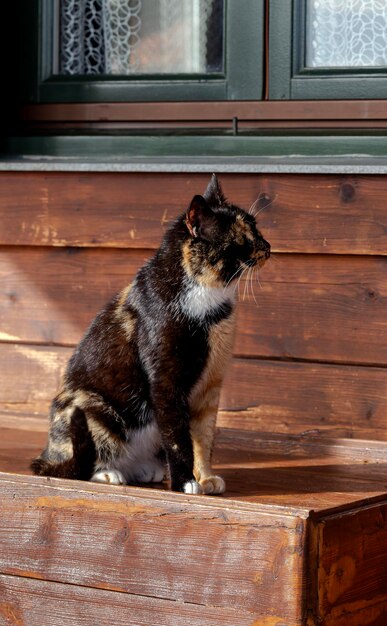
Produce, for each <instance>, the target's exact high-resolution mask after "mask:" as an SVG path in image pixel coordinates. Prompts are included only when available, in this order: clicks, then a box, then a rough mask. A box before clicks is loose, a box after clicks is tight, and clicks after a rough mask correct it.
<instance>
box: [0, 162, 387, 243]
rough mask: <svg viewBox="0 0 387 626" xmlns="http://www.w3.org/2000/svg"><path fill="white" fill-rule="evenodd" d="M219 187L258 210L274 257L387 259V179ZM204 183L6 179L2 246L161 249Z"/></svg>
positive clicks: (94, 177)
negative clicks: (171, 225)
mask: <svg viewBox="0 0 387 626" xmlns="http://www.w3.org/2000/svg"><path fill="white" fill-rule="evenodd" d="M220 178H221V181H222V184H223V187H224V191H225V193H226V194H227V195H228V196H229V197H230V199H231V200H232V201H233V202H235V203H237V204H239V205H240V206H242V207H245V208H249V207H250V206H251V205H252V204H253V203H254V202H256V201H257V200H258V201H257V204H256V207H257V210H260V209H263V210H262V212H261V213H260V214H259V217H258V222H259V225H260V227H261V229H262V231H263V233H264V235H265V237H266V238H267V239H268V240H269V241H270V243H271V244H272V249H273V250H274V251H277V252H313V253H316V252H319V253H322V254H327V253H328V254H331V253H335V254H338V253H341V254H382V255H385V254H386V250H387V245H386V235H385V233H386V210H385V199H386V193H387V180H386V178H385V177H383V176H362V177H356V178H351V177H347V176H315V175H313V176H308V175H280V176H279V175H271V176H262V175H256V174H251V175H250V174H243V175H242V174H224V175H222V176H221V177H220ZM207 182H208V175H205V174H168V175H167V176H166V175H165V174H158V173H143V174H134V173H125V174H122V173H71V172H67V173H64V172H63V173H54V172H51V173H47V172H7V173H2V174H1V175H0V198H1V201H0V222H1V224H2V229H1V232H0V244H7V245H15V244H17V245H18V244H21V245H55V246H63V245H71V246H107V247H109V246H110V247H123V248H127V247H132V248H133V247H137V248H148V247H151V248H155V247H157V246H158V245H159V242H160V237H161V233H162V230H163V228H165V225H166V224H167V223H168V221H170V220H171V219H172V218H173V217H174V216H176V215H177V214H178V213H180V212H181V211H183V210H184V209H185V208H186V206H187V205H188V203H189V201H190V199H191V197H192V196H193V195H195V194H196V193H198V192H199V193H202V192H203V191H204V189H205V187H206V185H207ZM16 215H17V219H15V216H16ZM316 216H318V219H316Z"/></svg>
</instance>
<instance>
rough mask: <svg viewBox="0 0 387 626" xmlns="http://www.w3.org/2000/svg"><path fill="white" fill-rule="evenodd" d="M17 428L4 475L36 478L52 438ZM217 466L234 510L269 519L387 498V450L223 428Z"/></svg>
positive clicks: (2, 448)
mask: <svg viewBox="0 0 387 626" xmlns="http://www.w3.org/2000/svg"><path fill="white" fill-rule="evenodd" d="M16 426H17V425H16V424H15V425H14V426H13V427H11V428H10V427H8V428H4V427H3V420H2V419H1V420H0V471H1V472H8V473H12V474H15V473H16V474H23V475H27V476H28V475H29V474H31V472H30V470H29V463H30V461H31V459H32V458H34V457H35V456H37V455H38V454H39V453H40V452H41V450H42V448H43V446H44V444H45V442H46V434H45V432H42V431H33V430H31V431H30V432H29V431H27V430H26V429H23V428H18V427H16ZM23 426H24V425H23ZM45 426H46V428H47V421H46V423H45ZM213 463H214V469H215V471H216V473H218V474H220V475H221V476H223V477H224V478H225V480H226V485H227V489H226V492H225V495H224V496H223V498H224V499H225V500H226V501H227V504H228V506H234V507H235V506H236V505H238V506H239V505H241V506H242V507H244V505H245V503H249V504H256V505H259V506H260V507H262V506H265V507H269V512H270V511H273V510H275V511H277V512H278V511H279V510H280V511H281V512H282V513H286V514H289V513H292V514H294V515H298V514H299V512H300V510H301V511H304V512H305V511H310V510H313V511H315V512H318V511H320V512H322V511H323V512H324V514H326V512H327V511H332V510H335V511H338V510H348V508H349V507H350V506H351V505H352V504H353V503H355V505H356V506H357V507H358V506H359V505H360V503H361V502H362V503H363V504H367V505H368V504H369V502H370V500H371V499H373V500H378V501H379V500H381V499H384V500H385V499H386V496H385V492H386V480H385V477H386V470H385V468H386V464H387V445H386V443H376V442H369V441H364V440H360V441H355V440H351V441H349V440H347V441H346V440H343V439H339V440H337V439H335V440H333V439H326V440H324V439H323V438H321V437H316V436H314V437H313V436H306V437H305V436H294V435H293V436H289V435H273V434H271V433H252V432H251V431H249V432H248V431H241V430H235V429H220V430H219V432H218V437H217V442H216V446H215V451H214V459H213ZM9 478H10V477H9ZM20 478H21V477H20ZM30 478H32V477H31V476H30V477H29V479H30ZM12 479H13V480H14V479H15V476H13V477H12ZM29 479H28V480H29ZM60 484H62V483H60ZM66 484H68V483H66ZM74 488H78V483H77V487H74ZM85 488H87V487H86V484H85ZM160 490H163V491H164V492H165V493H166V496H167V497H168V498H169V496H170V492H169V491H168V484H167V482H166V481H165V482H164V483H162V484H158V485H152V492H153V491H155V492H156V491H157V493H159V492H160ZM147 491H148V490H147ZM217 502H219V500H217ZM222 502H223V503H224V501H223V500H222ZM238 503H239V504H238ZM270 507H271V508H270ZM273 507H274V509H273ZM302 514H303V513H302Z"/></svg>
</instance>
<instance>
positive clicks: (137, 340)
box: [31, 175, 270, 494]
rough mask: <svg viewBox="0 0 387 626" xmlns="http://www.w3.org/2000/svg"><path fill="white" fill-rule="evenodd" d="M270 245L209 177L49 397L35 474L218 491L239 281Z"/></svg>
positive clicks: (99, 322) (101, 318)
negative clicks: (216, 466) (219, 422)
mask: <svg viewBox="0 0 387 626" xmlns="http://www.w3.org/2000/svg"><path fill="white" fill-rule="evenodd" d="M269 255H270V245H269V244H268V243H267V241H265V239H263V237H262V235H261V233H260V232H259V231H258V230H257V227H256V224H255V219H254V217H253V216H252V215H250V214H249V213H247V212H246V211H244V210H242V209H240V208H238V207H236V206H234V205H232V204H230V203H229V202H228V201H227V200H226V199H225V197H224V195H223V193H222V190H221V188H220V185H219V182H218V180H217V178H216V176H215V175H213V176H212V179H211V182H210V184H209V185H208V187H207V190H206V191H205V193H204V195H203V196H201V195H197V196H195V197H194V198H193V199H192V201H191V204H190V206H189V208H188V210H187V211H186V212H185V213H184V214H182V215H181V216H180V217H178V218H177V220H176V221H175V222H174V223H173V224H172V226H171V227H170V228H169V230H168V232H167V233H166V234H165V236H164V239H163V241H162V243H161V246H160V248H159V249H158V250H157V252H156V253H155V255H154V257H153V258H152V259H150V261H148V262H147V263H146V264H145V265H144V266H143V267H142V268H141V269H140V270H139V272H138V273H137V276H136V278H135V279H134V282H133V283H132V284H131V285H129V286H128V287H126V288H125V289H124V290H123V291H122V292H121V293H119V294H118V295H116V296H115V297H114V298H113V299H112V300H111V301H110V302H108V304H107V305H106V306H105V308H104V309H103V310H102V311H101V312H100V313H99V314H98V315H97V317H96V318H95V320H94V321H93V322H92V324H91V326H90V328H89V329H88V331H87V332H86V334H85V336H84V337H83V339H82V340H81V342H80V343H79V345H78V347H77V348H76V350H75V352H74V354H73V356H72V357H71V359H70V361H69V363H68V366H67V369H66V372H65V375H64V378H63V383H62V387H61V390H60V392H59V393H58V395H57V396H56V397H55V399H54V400H53V403H52V406H51V414H50V430H49V437H48V443H47V446H46V448H45V449H44V451H43V452H42V454H41V455H40V456H39V457H38V458H37V459H35V460H34V461H33V462H32V464H31V467H32V470H33V471H34V472H35V473H36V474H40V475H43V476H57V477H62V478H73V479H81V480H92V481H97V482H108V483H114V484H126V483H136V484H137V483H150V482H160V481H162V480H163V479H164V476H165V474H166V472H167V473H168V474H169V477H170V485H171V488H172V489H173V490H175V491H182V492H185V493H191V494H193V493H206V494H210V493H211V494H219V493H223V492H224V490H225V483H224V480H223V479H222V478H221V477H220V476H216V475H214V472H213V470H212V468H211V453H212V447H213V441H214V433H215V422H216V414H217V410H218V403H219V394H220V389H221V384H222V380H223V377H224V373H225V368H226V365H227V362H228V360H229V358H230V355H231V350H232V345H233V338H234V329H235V315H234V307H235V299H234V292H235V280H236V279H237V278H238V277H239V275H240V274H241V273H242V272H243V271H244V269H246V268H250V267H252V266H255V265H258V266H262V265H263V264H264V262H265V261H266V259H267V258H268V257H269Z"/></svg>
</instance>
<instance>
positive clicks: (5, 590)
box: [0, 575, 301, 626]
mask: <svg viewBox="0 0 387 626" xmlns="http://www.w3.org/2000/svg"><path fill="white" fill-rule="evenodd" d="M253 621H254V614H252V613H248V612H246V611H243V610H241V609H240V608H239V609H233V608H232V607H230V608H221V607H210V606H208V607H206V606H204V605H200V604H196V605H195V604H187V603H184V602H171V601H169V600H164V599H158V598H151V597H142V596H134V595H130V594H128V593H117V592H113V591H106V590H103V589H93V588H87V587H77V586H75V585H66V584H62V583H53V582H49V581H45V580H36V579H32V578H21V577H19V576H3V575H0V623H1V624H4V625H6V624H10V625H13V626H42V624H44V626H58V624H60V625H61V626H96V625H98V626H112V625H114V626H129V625H136V626H187V625H188V624H189V626H225V624H230V626H231V625H233V626H251V624H252V623H253ZM263 623H264V622H263ZM275 623H276V622H274V621H272V622H271V624H275ZM278 623H279V622H278V621H277V624H278ZM282 623H283V622H282ZM293 623H294V624H295V622H293ZM299 623H301V622H299Z"/></svg>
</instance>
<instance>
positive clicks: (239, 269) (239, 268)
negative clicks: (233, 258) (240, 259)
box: [224, 264, 244, 290]
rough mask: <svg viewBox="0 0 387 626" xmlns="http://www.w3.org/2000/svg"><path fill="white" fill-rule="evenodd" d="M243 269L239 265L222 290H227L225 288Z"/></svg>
mask: <svg viewBox="0 0 387 626" xmlns="http://www.w3.org/2000/svg"><path fill="white" fill-rule="evenodd" d="M243 269H244V267H243V264H242V265H240V266H239V267H238V269H237V270H236V272H234V274H233V275H232V276H231V278H230V279H229V280H228V281H227V283H226V284H225V287H224V290H226V289H227V287H228V286H229V285H230V283H231V281H232V280H234V278H235V277H236V276H237V275H238V273H239V272H241V271H243Z"/></svg>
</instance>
